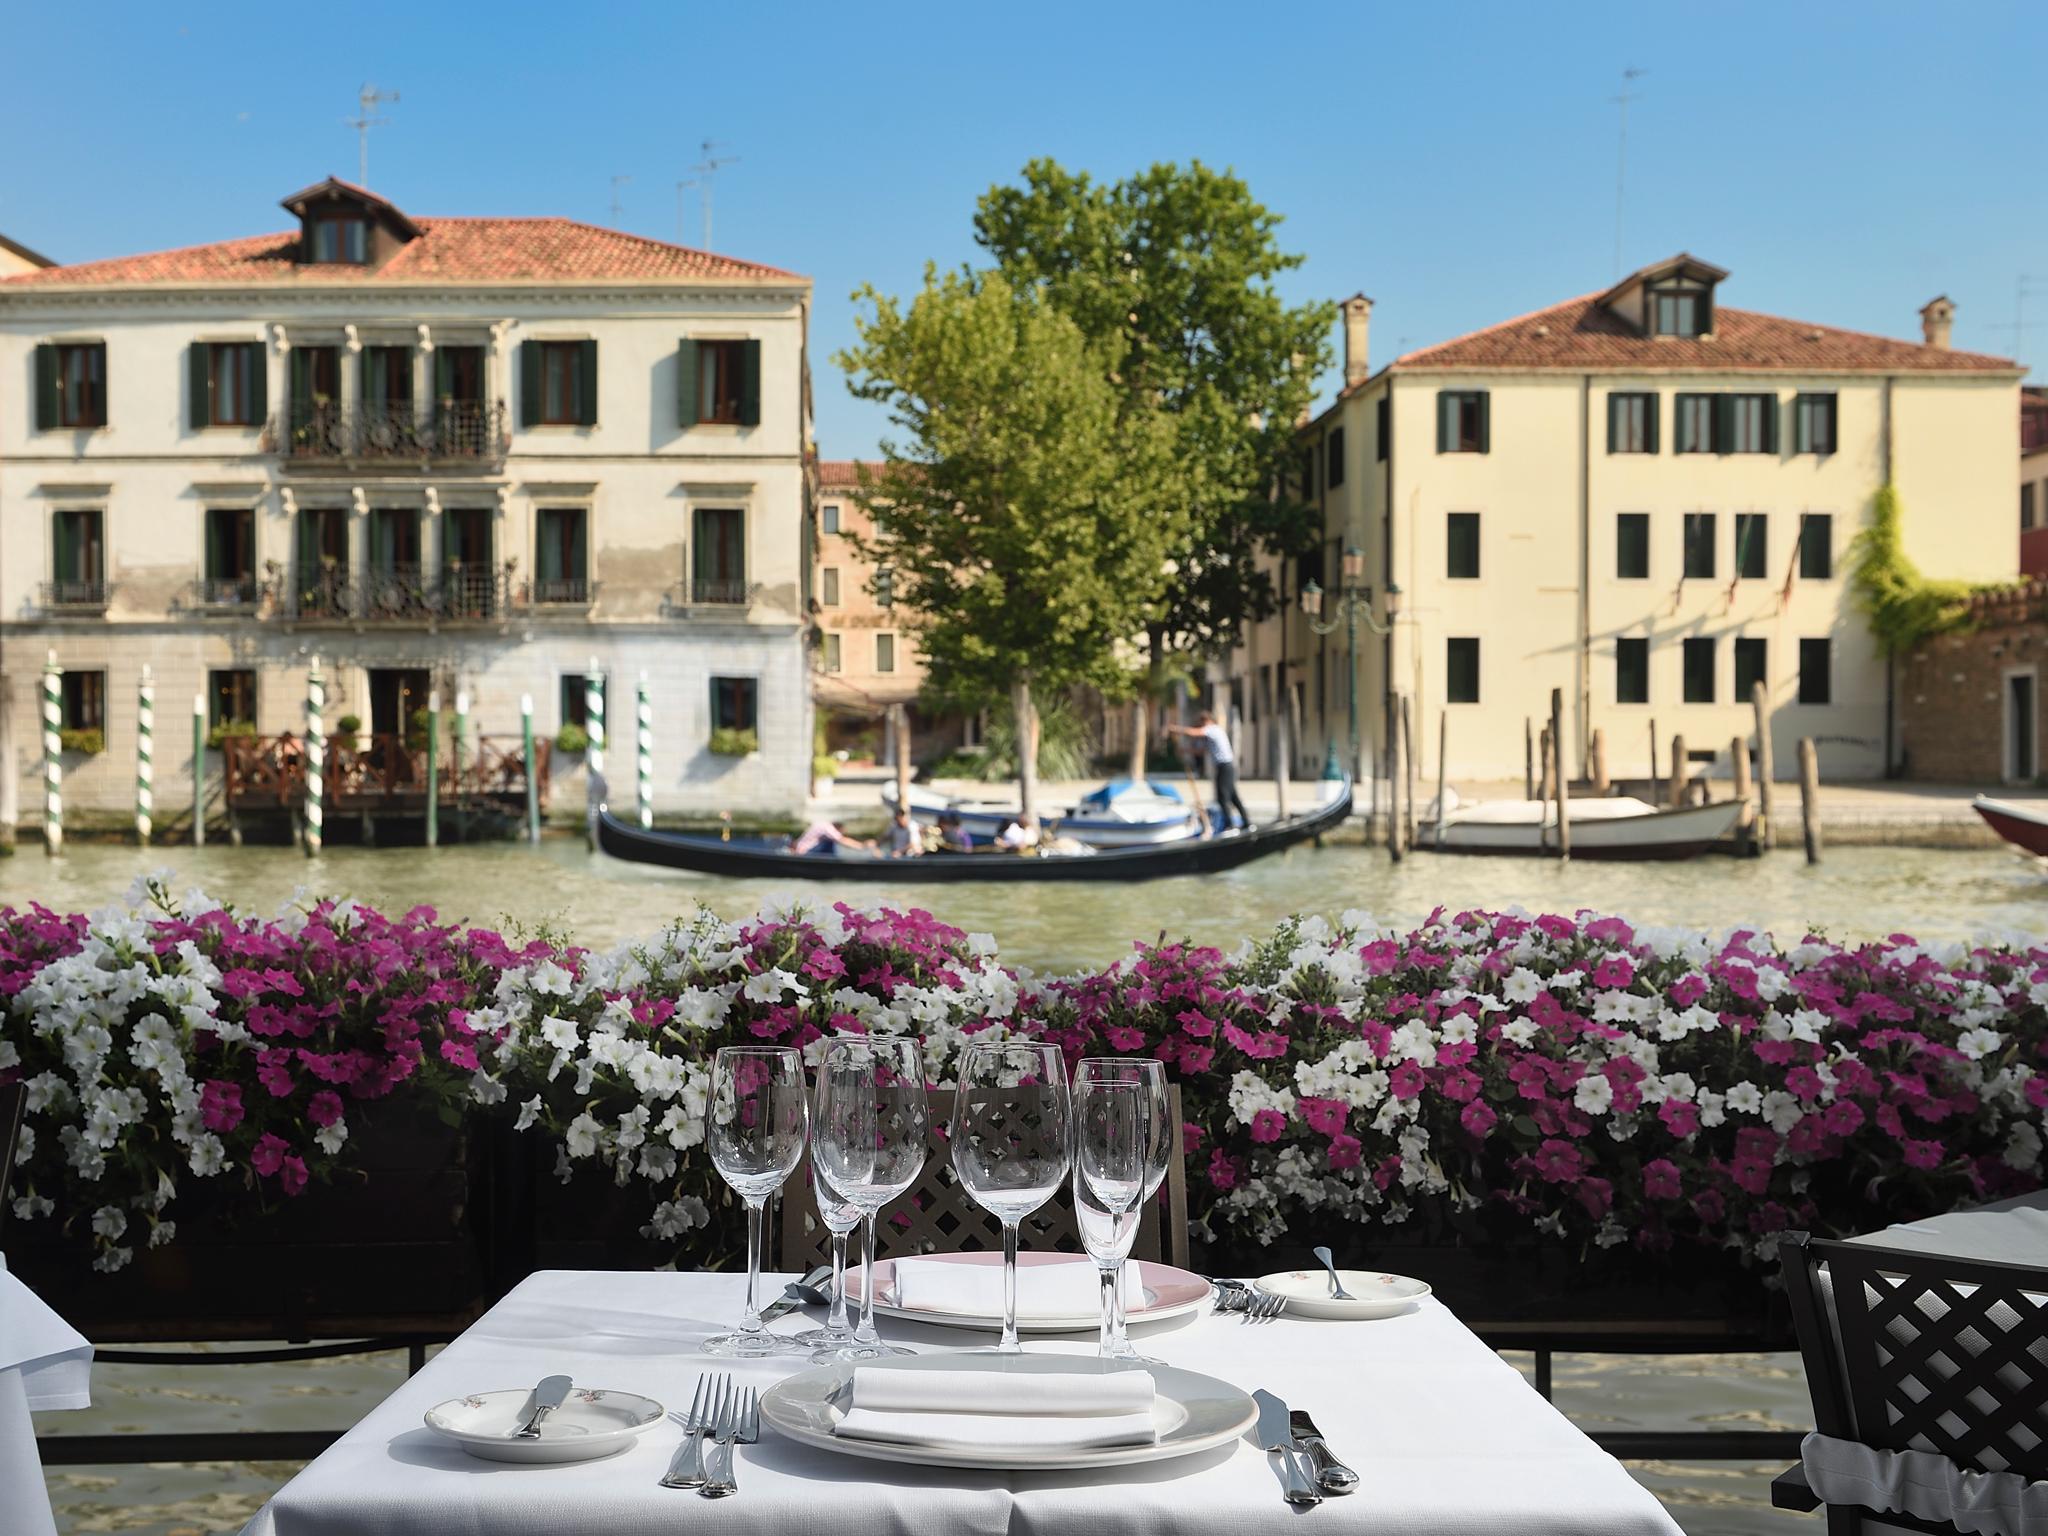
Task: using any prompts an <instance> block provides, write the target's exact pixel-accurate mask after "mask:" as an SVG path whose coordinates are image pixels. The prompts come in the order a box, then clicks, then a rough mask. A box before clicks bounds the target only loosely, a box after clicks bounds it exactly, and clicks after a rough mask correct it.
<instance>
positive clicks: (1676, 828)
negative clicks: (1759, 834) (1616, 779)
mask: <svg viewBox="0 0 2048 1536" xmlns="http://www.w3.org/2000/svg"><path fill="white" fill-rule="evenodd" d="M1445 799H1446V801H1447V803H1448V805H1447V809H1446V811H1445V813H1444V817H1443V830H1442V835H1441V837H1439V835H1438V831H1437V820H1436V808H1435V805H1434V804H1432V805H1431V806H1430V808H1429V810H1428V811H1427V812H1426V813H1425V814H1424V815H1423V817H1422V819H1421V820H1420V822H1419V823H1418V824H1417V826H1416V829H1415V846H1416V847H1417V848H1421V849H1426V850H1428V851H1430V852H1433V853H1502V854H1544V853H1555V852H1556V851H1557V808H1556V807H1555V806H1554V805H1552V804H1551V802H1549V801H1548V800H1481V801H1477V802H1474V803H1473V804H1471V805H1462V804H1459V803H1458V801H1457V799H1456V795H1455V792H1447V793H1446V795H1445ZM1746 808H1747V804H1746V802H1744V801H1741V800H1719V801H1710V802H1709V803H1707V804H1706V805H1687V806H1680V807H1679V808H1677V809H1676V810H1665V809H1660V808H1659V807H1657V806H1654V805H1652V804H1650V802H1649V801H1647V800H1636V799H1632V798H1631V797H1629V796H1627V795H1604V796H1600V797H1598V798H1595V799H1585V800H1572V801H1570V802H1568V804H1567V806H1566V810H1567V813H1568V814H1569V816H1570V817H1571V829H1572V857H1573V858H1575V859H1577V858H1585V859H1689V858H1691V857H1692V856H1693V855H1694V854H1698V853H1705V852H1707V851H1708V850H1709V849H1711V848H1716V847H1719V846H1722V845H1723V844H1725V843H1726V842H1727V841H1728V840H1729V839H1730V838H1731V837H1733V836H1734V834H1735V829H1736V828H1737V827H1738V826H1739V825H1741V822H1742V813H1743V811H1744V810H1745V809H1746Z"/></svg>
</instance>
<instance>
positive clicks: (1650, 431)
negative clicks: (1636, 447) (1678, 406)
mask: <svg viewBox="0 0 2048 1536" xmlns="http://www.w3.org/2000/svg"><path fill="white" fill-rule="evenodd" d="M1663 410H1664V397H1663V396H1662V395H1659V394H1648V395H1645V396H1643V451H1644V452H1645V453H1655V452H1656V451H1657V418H1658V416H1660V415H1661V414H1662V413H1663Z"/></svg>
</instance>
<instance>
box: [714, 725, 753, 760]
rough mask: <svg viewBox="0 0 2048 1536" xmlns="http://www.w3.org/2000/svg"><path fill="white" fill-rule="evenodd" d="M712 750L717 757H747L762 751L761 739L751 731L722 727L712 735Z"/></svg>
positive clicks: (734, 727)
mask: <svg viewBox="0 0 2048 1536" xmlns="http://www.w3.org/2000/svg"><path fill="white" fill-rule="evenodd" d="M710 748H711V751H712V754H713V755H714V756H717V757H746V756H749V755H750V754H752V753H755V752H758V751H760V750H761V737H760V734H759V733H758V732H756V731H753V730H750V729H742V728H740V727H736V726H730V725H721V726H719V727H718V729H716V730H715V731H713V732H712V733H711V741H710Z"/></svg>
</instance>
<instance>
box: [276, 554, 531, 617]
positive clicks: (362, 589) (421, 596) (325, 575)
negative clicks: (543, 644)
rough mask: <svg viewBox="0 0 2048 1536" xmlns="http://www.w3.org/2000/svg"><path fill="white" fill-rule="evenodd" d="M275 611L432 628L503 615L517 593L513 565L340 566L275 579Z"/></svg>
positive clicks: (510, 606) (277, 572)
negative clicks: (360, 568)
mask: <svg viewBox="0 0 2048 1536" xmlns="http://www.w3.org/2000/svg"><path fill="white" fill-rule="evenodd" d="M272 592H273V594H274V595H275V599H276V600H275V602H274V604H273V606H272V612H273V613H274V614H275V615H276V616H277V617H278V618H281V619H300V620H315V621H319V620H340V621H347V622H353V623H364V624H430V623H445V622H466V621H477V620H489V619H497V618H502V617H504V616H505V615H506V614H507V613H509V612H510V611H511V610H512V608H513V607H514V600H515V597H516V596H517V589H516V588H515V587H514V585H513V581H512V563H511V562H510V561H508V562H506V563H505V565H503V566H502V567H499V568H497V569H493V568H491V567H489V566H484V565H470V566H464V565H460V564H451V565H448V566H445V567H442V568H440V569H438V570H437V569H435V568H433V567H431V566H420V565H386V566H377V567H375V568H373V569H371V570H368V571H362V572H354V573H352V572H350V571H348V570H347V569H345V568H343V567H340V566H326V567H323V568H322V569H320V570H318V571H298V572H295V573H291V574H289V575H287V574H286V573H284V572H281V571H276V572H274V573H273V576H272Z"/></svg>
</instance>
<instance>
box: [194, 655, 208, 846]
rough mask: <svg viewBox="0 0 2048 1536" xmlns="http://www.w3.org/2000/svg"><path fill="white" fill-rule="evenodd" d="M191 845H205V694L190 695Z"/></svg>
mask: <svg viewBox="0 0 2048 1536" xmlns="http://www.w3.org/2000/svg"><path fill="white" fill-rule="evenodd" d="M192 846H193V847H194V848H204V847H205V846H206V695H205V694H203V693H195V694H193V695H192Z"/></svg>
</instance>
